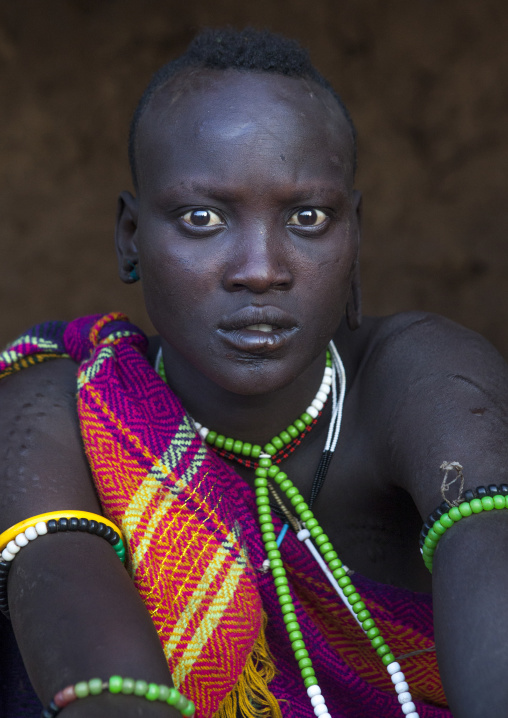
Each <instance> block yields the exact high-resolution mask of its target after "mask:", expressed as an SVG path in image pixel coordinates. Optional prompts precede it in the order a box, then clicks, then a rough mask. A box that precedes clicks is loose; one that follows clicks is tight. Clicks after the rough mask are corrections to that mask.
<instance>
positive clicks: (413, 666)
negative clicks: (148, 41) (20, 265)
mask: <svg viewBox="0 0 508 718" xmlns="http://www.w3.org/2000/svg"><path fill="white" fill-rule="evenodd" d="M130 157H131V164H132V169H133V178H134V186H135V190H136V195H135V196H133V195H132V194H130V193H128V192H123V193H122V194H121V195H120V199H119V204H118V214H117V230H116V244H117V251H118V256H119V267H120V276H121V278H122V280H123V281H125V282H134V281H138V280H140V281H141V282H142V285H143V290H144V297H145V302H146V306H147V310H148V313H149V315H150V318H151V320H152V322H153V324H154V326H155V327H156V329H157V332H158V336H157V337H154V338H153V339H151V340H150V341H149V342H148V341H147V340H146V339H145V338H144V337H143V336H142V335H141V333H140V332H139V331H138V330H136V328H135V327H133V326H132V325H130V324H129V323H128V321H127V319H126V318H124V317H123V316H122V315H118V314H111V315H107V316H106V317H92V318H85V319H81V320H76V321H75V322H71V323H69V324H64V323H61V322H56V323H48V324H46V325H43V326H41V327H38V328H36V329H34V330H32V331H31V332H29V333H28V334H27V335H25V336H24V337H22V338H21V339H20V340H19V341H18V342H15V343H14V344H13V345H12V346H11V347H10V348H9V349H8V350H7V351H6V352H5V353H4V354H2V355H1V363H0V369H1V372H2V375H3V376H4V377H5V379H4V381H3V382H2V383H1V384H0V396H1V406H2V413H1V422H2V430H1V431H0V437H1V439H0V441H1V444H2V448H1V452H2V453H1V456H2V462H1V464H0V472H1V474H0V475H1V481H2V492H1V494H0V531H1V532H3V533H2V534H1V537H0V542H2V545H0V550H1V551H2V560H1V562H0V572H1V573H0V605H1V606H2V608H3V610H4V612H5V613H6V614H8V615H9V616H10V618H11V619H12V626H13V629H14V633H15V636H16V640H17V645H18V646H19V651H20V653H21V655H22V657H23V661H24V665H25V666H26V670H27V672H28V675H29V677H30V680H31V682H32V684H33V686H34V689H35V691H36V692H37V694H38V696H39V698H40V699H41V701H42V703H43V704H44V705H45V706H48V707H47V708H46V709H45V711H46V712H45V713H43V715H44V716H54V715H57V714H59V713H60V712H61V713H62V716H64V717H65V718H79V716H85V715H86V716H94V717H96V718H100V717H102V716H107V717H108V718H112V717H115V716H122V717H123V716H146V717H147V718H158V717H159V716H160V717H161V718H162V717H163V716H178V715H181V714H183V715H191V714H192V712H193V710H194V706H195V709H196V715H197V716H200V717H205V716H212V715H218V716H236V715H238V716H261V715H272V716H280V715H283V716H302V718H303V717H310V716H313V715H316V716H319V715H322V716H323V717H324V718H328V716H329V715H331V716H333V717H334V718H352V717H353V716H357V717H358V716H362V718H365V717H367V716H372V717H374V716H376V718H379V716H387V717H388V716H390V718H391V717H392V716H397V715H401V716H403V715H407V716H409V717H410V718H415V716H417V715H419V716H421V718H424V717H425V718H431V717H432V718H438V717H439V718H444V717H445V716H450V715H451V714H450V711H449V709H448V707H447V705H448V704H449V705H450V707H451V710H452V712H453V715H454V716H455V718H468V717H470V716H471V717H472V716H483V715H492V716H501V715H504V705H505V702H506V698H507V696H506V693H507V691H506V688H505V683H504V681H503V676H504V671H505V668H506V666H507V665H508V655H507V648H506V646H508V635H507V634H508V629H507V628H506V625H507V622H506V621H504V620H503V616H504V612H503V608H504V598H503V596H504V595H506V594H505V591H506V589H507V588H508V585H507V584H508V578H507V572H506V571H505V570H504V568H503V558H504V555H505V551H506V545H507V540H508V511H506V510H505V499H504V497H505V495H506V494H508V485H506V484H505V483H504V481H505V479H504V474H505V472H506V468H505V466H506V454H507V451H508V449H507V446H508V442H507V440H506V438H507V437H506V434H507V421H506V418H507V417H506V409H505V407H506V399H507V395H508V373H507V369H506V366H505V364H504V362H503V361H502V359H501V358H500V357H499V356H498V354H497V353H496V352H495V350H494V349H493V348H492V347H491V346H489V345H488V343H487V342H485V341H484V340H483V339H481V338H480V337H478V336H477V335H475V334H473V333H472V332H469V331H467V330H465V329H463V328H461V327H459V326H457V325H455V324H453V323H451V322H448V321H446V320H444V319H442V318H439V317H435V316H429V315H425V314H419V313H410V314H400V315H396V316H392V317H386V318H369V319H364V320H363V322H362V321H361V313H360V288H359V265H358V252H359V243H360V215H361V200H360V194H359V192H358V191H356V190H355V189H354V171H355V164H356V149H355V132H354V128H353V125H352V123H351V120H350V118H349V116H348V114H347V111H346V110H345V108H344V106H343V104H342V102H341V101H340V99H339V98H338V96H337V95H336V94H335V93H334V92H333V90H332V89H331V88H330V86H329V85H328V84H327V83H326V81H325V80H323V78H322V77H321V76H320V75H319V74H318V73H317V71H316V70H315V69H314V68H313V67H312V66H311V65H310V63H309V61H308V59H307V56H306V54H305V53H303V52H302V51H301V50H300V49H299V48H298V47H297V46H296V45H295V44H294V43H292V42H290V41H287V40H285V39H282V38H279V37H276V36H272V35H269V34H265V33H255V32H253V31H245V32H243V33H236V32H233V31H211V32H206V33H204V34H202V35H201V36H199V37H198V38H197V39H196V40H195V41H194V42H193V44H192V45H191V47H190V48H189V50H188V51H187V53H186V54H185V55H183V56H182V57H181V58H179V59H178V60H176V61H174V62H173V63H170V64H169V65H168V66H165V67H164V68H162V70H161V71H159V73H158V74H157V75H156V76H155V77H154V79H153V80H152V83H151V84H150V86H149V88H148V89H147V91H146V92H145V95H144V96H143V98H142V100H141V102H140V105H139V107H138V110H137V112H136V115H135V117H134V120H133V127H132V132H131V143H130ZM97 261H100V258H97ZM49 359H54V361H48V360H49ZM468 492H469V493H468ZM471 492H472V493H471ZM429 514H431V518H430V519H428V518H427V517H428V516H429ZM422 520H425V524H424V529H423V533H422V535H421V545H422V546H423V547H424V548H423V551H424V558H425V560H426V562H427V565H428V567H431V568H433V574H432V581H431V575H430V573H429V571H428V570H427V568H426V566H425V565H424V562H423V561H422V558H421V555H420V550H419V532H420V529H421V524H422ZM437 524H439V525H437ZM455 524H457V525H455ZM442 534H443V535H442ZM441 535H442V536H441ZM111 544H113V547H114V548H115V547H116V548H115V550H112V548H111ZM123 545H125V548H126V554H127V555H126V557H125V556H124V551H123V549H122V546H123ZM115 553H116V554H117V555H115ZM434 553H435V557H434ZM118 556H120V558H122V559H123V558H126V567H127V571H126V570H125V568H124V567H123V566H122V562H121V561H119V560H118ZM433 557H434V559H435V560H434V563H433V566H432V560H433ZM431 590H432V593H433V601H434V621H435V638H434V632H433V626H432V607H431V598H430V591H431ZM2 630H3V631H4V632H5V635H6V636H7V637H8V632H7V629H6V628H5V624H4V626H3V628H2ZM5 640H6V641H7V640H8V638H6V639H5ZM436 654H437V659H436ZM4 656H5V651H4ZM12 660H13V661H14V658H13V659H12ZM437 660H439V670H438V667H437ZM13 666H14V663H11V662H10V659H9V663H8V665H7V666H6V668H5V671H4V673H3V675H4V678H3V681H4V686H3V695H4V705H5V706H6V708H5V711H6V713H5V714H6V715H7V716H9V718H11V717H12V718H13V717H14V716H18V715H23V716H31V715H32V712H30V711H32V709H31V708H29V707H28V703H26V705H25V708H23V709H22V710H21V709H20V708H19V707H18V708H15V707H14V706H15V705H16V704H15V702H14V700H15V698H14V697H13V695H14V694H15V693H16V690H18V693H19V683H15V685H13V683H14V682H15V679H14V678H13V677H12V676H13V674H14V668H13ZM111 676H116V677H117V678H113V679H112V680H110V677H111ZM440 676H441V678H442V683H443V685H444V690H445V691H446V698H445V695H444V693H443V688H442V685H441V678H440ZM9 681H10V683H9ZM136 681H137V682H136ZM6 684H8V685H6ZM172 685H174V686H175V687H176V689H177V691H175V690H172V689H171V686H172ZM161 686H163V687H162V688H161ZM62 689H65V690H64V691H63V693H62ZM18 698H19V695H18ZM25 699H26V696H25V697H23V700H25ZM189 701H192V702H193V703H190V702H189ZM18 706H19V703H18ZM33 710H35V713H33V714H34V715H36V714H37V711H36V709H35V708H34V709H33ZM39 710H40V707H39ZM9 711H10V712H9ZM16 711H18V712H16Z"/></svg>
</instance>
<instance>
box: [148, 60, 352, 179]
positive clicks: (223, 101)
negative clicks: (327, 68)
mask: <svg viewBox="0 0 508 718" xmlns="http://www.w3.org/2000/svg"><path fill="white" fill-rule="evenodd" d="M136 157H137V167H138V175H139V180H140V187H142V186H143V184H145V180H147V179H148V178H153V175H154V173H158V174H159V175H161V174H162V175H164V174H166V173H169V174H174V172H176V171H183V172H184V173H185V172H193V171H194V172H195V171H199V168H200V167H201V168H203V169H204V170H205V171H206V165H207V164H208V163H212V164H213V162H215V165H216V166H215V168H213V169H214V171H215V172H216V171H218V170H224V171H225V170H226V167H227V170H228V172H229V173H232V172H233V173H234V172H235V169H236V170H238V173H240V171H241V172H243V174H244V175H245V172H246V170H247V167H246V165H248V167H249V168H250V171H251V172H252V173H254V172H255V171H257V170H264V169H265V168H266V163H267V162H269V163H275V162H276V163H279V162H280V161H282V162H285V163H286V167H287V168H289V167H292V168H293V169H292V171H293V174H295V173H296V174H301V173H302V172H303V174H305V169H307V171H308V172H310V173H313V174H316V173H317V174H319V173H320V172H322V173H323V175H330V174H331V175H336V176H337V177H339V176H340V178H341V180H342V181H343V182H344V183H345V184H348V185H349V184H351V185H352V179H353V137H352V132H351V129H350V126H349V124H348V122H347V120H346V118H345V117H344V114H343V112H342V109H341V108H340V106H339V104H338V103H337V101H336V100H335V98H334V97H333V96H332V95H331V93H329V92H328V91H327V90H326V89H324V88H322V87H321V86H319V85H317V84H316V83H315V82H313V81H311V80H307V79H305V78H293V77H286V76H283V75H278V74H274V73H266V72H252V71H238V70H208V69H202V68H199V69H198V68H196V69H191V70H187V71H184V72H182V73H179V74H178V75H176V76H175V77H174V78H172V79H171V80H170V81H169V82H168V83H167V84H166V85H165V86H164V87H163V88H161V89H160V90H159V91H158V92H157V93H156V94H155V96H154V97H153V98H152V100H151V101H150V104H149V106H148V107H147V109H146V111H145V114H144V115H143V117H142V119H141V121H140V124H139V129H138V139H137V146H136ZM210 169H212V168H211V167H210Z"/></svg>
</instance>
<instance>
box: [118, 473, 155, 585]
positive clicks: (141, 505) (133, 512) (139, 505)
mask: <svg viewBox="0 0 508 718" xmlns="http://www.w3.org/2000/svg"><path fill="white" fill-rule="evenodd" d="M160 489H161V484H160V481H157V479H154V478H152V477H151V476H150V475H148V476H147V477H146V479H145V480H144V481H143V483H142V484H140V486H139V487H138V489H137V491H136V492H135V493H134V494H133V496H132V498H131V500H130V502H129V505H128V507H127V509H126V510H125V514H124V515H123V518H122V530H123V532H124V534H125V536H126V538H127V539H128V540H130V539H131V538H132V536H133V534H134V532H135V531H136V529H137V528H138V526H139V522H140V519H141V516H142V515H143V513H144V512H145V510H146V507H147V505H148V504H149V503H150V501H152V499H153V497H154V496H155V494H156V493H157V491H160ZM138 565H139V562H138V560H137V556H136V554H133V556H132V568H133V571H134V572H135V571H136V569H137V567H138Z"/></svg>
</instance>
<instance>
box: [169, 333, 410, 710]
mask: <svg viewBox="0 0 508 718" xmlns="http://www.w3.org/2000/svg"><path fill="white" fill-rule="evenodd" d="M156 369H157V372H158V374H159V376H160V377H161V378H162V379H163V380H164V381H166V382H167V379H166V373H165V370H164V363H163V360H162V351H161V350H159V354H158V356H157V359H156ZM327 369H328V370H329V371H331V372H332V386H333V389H334V391H333V393H334V407H333V410H332V419H331V424H330V431H329V434H328V439H327V443H326V445H325V451H327V450H329V449H330V447H331V446H333V448H332V452H331V453H333V450H334V449H335V445H336V443H337V439H338V434H339V431H340V421H341V417H342V404H343V400H344V395H345V372H344V367H343V364H342V361H341V358H340V356H339V353H338V352H337V349H336V347H335V345H334V343H333V342H330V344H329V349H328V351H327V359H326V368H325V376H327V374H328V372H327ZM333 369H335V373H336V374H337V375H338V376H339V377H340V399H339V401H338V402H337V401H335V396H336V393H335V373H333ZM322 388H323V385H322V386H321V389H322ZM318 395H319V392H318ZM314 401H316V400H314ZM317 401H318V402H319V403H318V404H317V405H314V402H313V404H311V406H310V407H309V409H311V411H310V412H309V409H307V411H306V412H304V413H303V414H302V415H301V417H300V419H299V420H298V419H297V420H296V421H294V422H293V423H292V424H290V426H289V427H288V428H287V429H286V430H285V431H283V432H280V434H278V435H277V436H276V437H274V438H273V439H272V440H271V441H270V442H268V443H267V444H265V446H263V447H261V446H260V445H259V444H250V443H248V442H241V441H238V440H236V441H235V439H232V438H227V439H226V437H224V436H223V435H222V434H218V433H217V432H211V431H209V430H208V429H207V428H206V427H204V426H202V425H201V424H199V423H197V422H194V423H195V425H196V428H197V430H198V432H199V433H200V435H201V437H202V438H203V439H204V440H205V441H206V442H207V443H208V444H209V445H210V446H211V447H212V448H213V449H215V450H217V449H219V450H220V449H222V448H223V447H224V448H226V442H228V443H227V447H228V448H227V450H228V451H231V452H232V453H233V454H234V455H237V454H241V455H243V456H251V457H253V458H254V459H257V462H256V464H257V465H256V468H255V472H254V475H255V479H254V486H255V491H256V505H257V510H258V518H259V526H260V530H261V537H262V540H263V544H264V547H265V551H266V555H267V559H268V561H269V567H270V569H271V572H272V576H273V580H274V585H275V591H276V593H277V596H278V599H279V605H280V608H281V612H282V616H283V620H284V623H285V625H286V630H287V633H288V637H289V640H290V642H291V647H292V649H293V651H294V655H295V659H296V661H297V663H298V667H299V668H300V673H301V676H302V679H303V683H304V685H305V688H306V689H307V695H308V696H309V698H310V700H311V704H312V706H313V708H314V713H315V715H316V716H319V717H320V718H331V716H330V713H329V712H328V708H327V707H326V703H325V702H324V698H323V697H322V695H321V689H320V687H319V684H318V680H317V678H316V674H315V671H314V668H313V665H312V659H311V658H310V656H309V652H308V650H307V647H306V645H305V642H304V640H303V634H302V632H301V630H300V624H299V623H298V618H297V616H296V611H295V606H294V603H293V599H292V597H291V593H290V589H289V584H288V579H287V576H286V571H285V569H284V565H283V561H282V556H281V552H280V550H279V546H278V544H277V539H276V535H275V527H274V525H273V518H272V509H271V507H270V500H269V489H268V480H269V479H271V480H272V481H273V482H274V483H275V484H276V485H277V486H278V487H279V489H280V490H281V491H282V492H284V494H285V495H286V497H287V498H288V499H289V501H290V503H291V504H292V506H293V508H294V511H295V513H296V514H297V516H298V519H299V522H300V525H301V526H302V529H301V530H300V531H299V532H298V533H297V536H298V538H299V540H300V541H302V542H303V543H305V545H306V546H307V548H308V549H309V551H310V552H311V554H312V555H313V557H314V558H315V559H316V561H317V562H318V563H319V565H320V567H321V569H322V570H323V572H324V574H325V575H326V577H327V579H328V580H329V582H330V583H331V585H332V586H333V588H334V589H335V591H336V592H337V594H338V595H339V597H340V598H341V599H342V601H343V603H344V604H345V606H346V607H347V608H348V610H349V611H350V613H351V614H352V615H353V617H354V618H355V620H356V622H357V623H358V624H359V626H360V627H361V628H362V630H363V631H364V633H365V634H366V636H367V638H368V639H369V640H370V642H371V645H372V648H373V649H374V650H375V651H376V653H377V655H378V656H379V657H380V659H381V661H382V663H383V665H384V666H385V667H386V668H387V670H388V673H389V674H390V676H391V678H392V682H393V683H394V686H395V690H396V692H397V694H398V697H399V702H400V704H401V708H402V712H403V713H404V715H405V716H406V718H419V717H418V713H417V712H416V706H415V704H414V703H413V702H412V698H411V694H410V693H409V692H408V690H407V683H406V682H405V677H404V674H403V673H402V671H401V670H400V666H399V664H398V663H397V662H396V661H395V656H394V655H393V653H392V652H391V650H390V648H389V646H388V645H387V643H386V641H385V640H384V638H383V637H382V636H381V633H380V631H379V629H378V628H377V626H376V623H375V621H374V619H373V618H372V616H371V614H370V611H369V610H368V609H367V607H366V605H365V603H364V601H362V598H361V596H360V594H359V593H358V591H357V590H356V588H355V586H354V584H353V582H352V581H351V578H350V577H349V576H348V574H347V570H346V568H345V567H344V565H343V563H342V561H341V560H340V558H339V556H338V554H337V552H336V551H335V549H334V548H333V545H332V543H331V542H330V540H329V538H328V536H327V535H326V534H325V533H324V531H323V529H322V528H321V526H320V525H319V522H318V520H317V519H316V517H315V516H314V514H313V512H312V511H311V510H310V508H309V506H308V504H307V503H306V501H305V499H304V498H303V496H302V495H301V494H300V492H299V491H298V489H297V487H296V486H295V485H294V484H293V482H292V481H291V480H290V479H289V478H288V476H287V474H286V473H285V472H284V471H280V470H279V467H278V466H277V465H276V464H275V463H274V462H273V457H274V455H275V454H276V453H277V450H278V444H279V442H280V443H281V444H282V446H283V445H284V443H286V441H285V439H287V437H286V433H287V435H288V436H289V437H291V436H292V434H291V432H292V431H293V430H294V431H298V428H299V425H298V424H297V422H298V421H301V422H302V423H305V424H306V426H309V425H310V424H311V423H312V421H313V420H315V419H317V417H318V416H319V413H320V411H321V410H322V408H323V402H321V399H317ZM320 404H321V408H320V409H318V407H319V406H320ZM314 413H316V415H315V416H313V414H314ZM304 417H305V418H304ZM308 420H310V421H309V423H307V421H308ZM290 429H291V431H290ZM210 434H211V435H212V436H211V437H210V438H208V437H209V436H210ZM332 434H333V439H332ZM217 439H219V444H217ZM221 445H222V446H221ZM247 452H248V453H247ZM311 538H312V539H313V540H314V543H313V542H312V541H311V540H310V539H311ZM316 547H317V548H316Z"/></svg>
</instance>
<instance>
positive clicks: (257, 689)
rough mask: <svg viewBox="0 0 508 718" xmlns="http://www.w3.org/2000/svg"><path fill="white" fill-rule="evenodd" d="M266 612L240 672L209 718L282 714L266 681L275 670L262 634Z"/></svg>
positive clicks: (275, 716) (272, 717)
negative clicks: (231, 688)
mask: <svg viewBox="0 0 508 718" xmlns="http://www.w3.org/2000/svg"><path fill="white" fill-rule="evenodd" d="M267 620H268V619H267V616H266V614H264V615H263V624H262V626H261V630H260V631H259V635H258V637H257V639H256V642H255V644H254V647H253V649H252V652H251V654H250V655H249V657H248V659H247V663H246V664H245V668H244V669H243V672H242V675H241V676H240V678H239V679H238V681H237V682H236V684H235V686H234V688H233V690H232V691H230V693H228V695H227V696H226V697H225V698H224V700H223V701H222V703H221V704H220V706H219V709H218V710H217V711H216V712H215V713H214V715H213V718H239V717H240V716H241V717H242V718H282V713H281V710H280V707H279V704H278V702H277V699H276V698H275V696H274V695H273V694H272V693H271V691H270V690H269V688H268V683H270V681H271V680H272V678H273V677H274V676H275V674H276V673H277V669H276V668H275V664H274V662H273V657H272V655H271V653H270V649H269V647H268V643H267V641H266V637H265V627H266V623H267Z"/></svg>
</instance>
